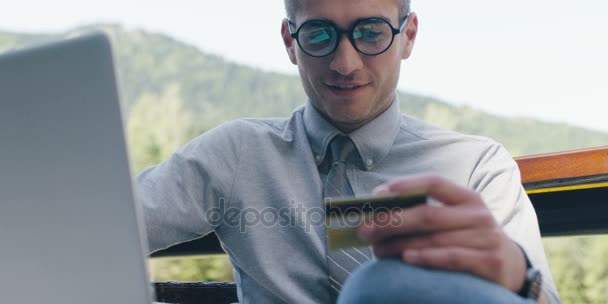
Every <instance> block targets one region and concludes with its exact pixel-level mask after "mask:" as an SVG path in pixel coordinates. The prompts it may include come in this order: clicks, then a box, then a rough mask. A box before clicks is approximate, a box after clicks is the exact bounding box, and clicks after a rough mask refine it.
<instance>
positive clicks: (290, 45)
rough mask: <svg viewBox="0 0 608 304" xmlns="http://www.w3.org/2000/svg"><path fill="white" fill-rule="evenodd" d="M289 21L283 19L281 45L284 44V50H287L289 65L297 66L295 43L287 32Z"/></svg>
mask: <svg viewBox="0 0 608 304" xmlns="http://www.w3.org/2000/svg"><path fill="white" fill-rule="evenodd" d="M288 22H289V21H287V19H283V23H282V24H281V36H283V44H285V49H286V50H287V55H289V60H291V63H293V64H295V65H297V64H298V60H297V59H296V47H297V45H296V44H297V42H296V40H295V39H293V37H291V33H290V31H289V24H288Z"/></svg>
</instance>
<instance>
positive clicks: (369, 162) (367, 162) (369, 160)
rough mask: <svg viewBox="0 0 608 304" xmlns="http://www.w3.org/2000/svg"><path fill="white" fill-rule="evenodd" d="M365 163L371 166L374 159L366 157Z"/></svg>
mask: <svg viewBox="0 0 608 304" xmlns="http://www.w3.org/2000/svg"><path fill="white" fill-rule="evenodd" d="M365 163H366V164H367V166H371V165H373V164H374V160H373V159H371V158H368V159H367V161H366V162H365Z"/></svg>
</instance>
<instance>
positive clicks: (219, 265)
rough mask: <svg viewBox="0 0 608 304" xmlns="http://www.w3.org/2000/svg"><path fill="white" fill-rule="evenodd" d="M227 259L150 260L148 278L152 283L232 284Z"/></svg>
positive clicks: (201, 257)
mask: <svg viewBox="0 0 608 304" xmlns="http://www.w3.org/2000/svg"><path fill="white" fill-rule="evenodd" d="M228 265H230V261H229V260H228V257H227V256H226V255H225V254H224V255H205V256H195V257H187V258H154V259H150V265H149V266H150V278H151V279H152V280H153V281H183V282H195V281H213V282H233V281H234V276H233V275H232V269H231V268H230V267H227V266H228Z"/></svg>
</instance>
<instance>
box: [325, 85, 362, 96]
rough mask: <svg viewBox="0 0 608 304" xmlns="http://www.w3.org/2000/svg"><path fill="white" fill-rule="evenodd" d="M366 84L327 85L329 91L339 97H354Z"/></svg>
mask: <svg viewBox="0 0 608 304" xmlns="http://www.w3.org/2000/svg"><path fill="white" fill-rule="evenodd" d="M366 85H367V84H366V83H328V84H327V86H328V87H329V88H330V90H331V91H332V92H333V93H334V94H336V95H339V96H342V97H348V96H355V95H357V94H359V92H360V91H361V90H362V89H363V88H364V87H365V86H366Z"/></svg>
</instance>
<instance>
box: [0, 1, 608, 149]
mask: <svg viewBox="0 0 608 304" xmlns="http://www.w3.org/2000/svg"><path fill="white" fill-rule="evenodd" d="M0 8H1V9H0V30H8V31H19V32H33V33H41V32H42V33H48V32H61V31H65V30H68V29H70V28H72V27H75V26H79V25H86V24H92V23H114V24H121V25H123V26H125V27H127V28H128V29H143V30H148V31H153V32H160V33H164V34H168V35H171V36H173V37H175V38H177V39H179V40H181V41H183V42H186V43H189V44H192V45H195V46H197V47H198V48H199V49H200V50H202V51H204V52H208V53H215V54H218V55H221V56H223V57H225V58H226V59H228V60H230V61H233V62H238V63H244V64H248V65H252V66H255V67H258V68H261V69H264V70H268V71H277V72H283V73H290V74H297V68H296V67H295V66H293V65H292V64H291V63H290V62H289V59H288V57H287V55H286V52H285V49H284V47H283V44H282V40H281V38H280V23H281V20H282V18H284V8H283V1H282V0H257V1H256V0H230V1H218V0H213V1H211V0H173V1H166V0H165V1H157V0H148V1H145V2H144V1H134V0H120V1H118V0H103V1H101V0H90V1H86V0H85V1H83V0H78V1H75V0H53V1H40V0H39V1H34V0H19V1H17V0H11V1H9V0H0ZM412 8H413V10H414V11H415V12H416V13H417V14H418V17H419V21H420V23H419V33H418V37H417V39H416V45H415V47H414V53H413V55H412V57H411V58H410V59H408V60H406V61H404V62H403V63H402V67H401V71H402V73H401V78H400V81H399V89H401V90H404V91H408V92H412V93H418V94H422V95H426V96H431V97H436V98H440V99H442V100H444V101H446V102H449V103H452V104H456V105H468V106H471V107H474V108H478V109H481V110H485V111H488V112H491V113H495V114H500V115H505V116H526V117H534V118H540V119H543V120H546V121H554V122H565V123H570V124H573V125H579V126H584V127H587V128H591V129H595V130H600V131H606V132H608V119H606V116H607V115H606V114H607V113H608V111H607V110H608V18H606V17H605V14H606V13H608V1H602V0H578V1H566V0H510V1H488V0H459V1H454V0H424V1H421V0H412ZM402 102H404V101H402ZM607 144H608V143H607Z"/></svg>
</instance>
